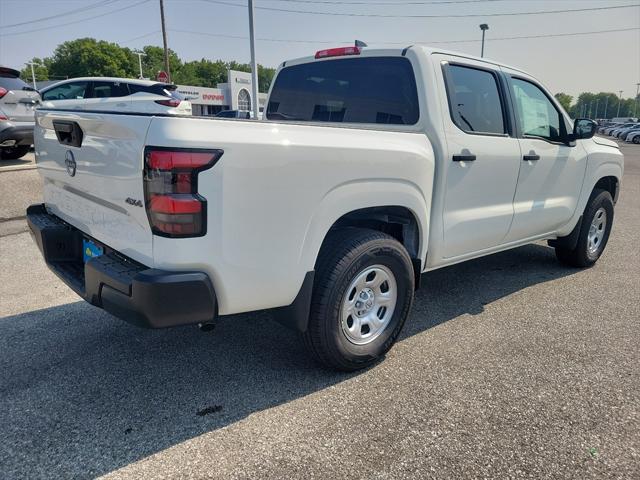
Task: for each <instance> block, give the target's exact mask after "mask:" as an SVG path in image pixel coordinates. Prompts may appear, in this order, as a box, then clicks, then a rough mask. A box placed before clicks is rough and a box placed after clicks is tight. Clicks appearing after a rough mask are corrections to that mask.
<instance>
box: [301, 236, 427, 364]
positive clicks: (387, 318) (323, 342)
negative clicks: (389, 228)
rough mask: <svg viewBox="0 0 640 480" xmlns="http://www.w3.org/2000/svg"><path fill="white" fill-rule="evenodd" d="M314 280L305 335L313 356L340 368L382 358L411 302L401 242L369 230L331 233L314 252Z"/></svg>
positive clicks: (408, 268) (410, 268) (407, 260)
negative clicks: (318, 249) (319, 249)
mask: <svg viewBox="0 0 640 480" xmlns="http://www.w3.org/2000/svg"><path fill="white" fill-rule="evenodd" d="M314 283H315V285H314V292H313V298H312V303H311V314H310V318H309V325H308V328H307V331H306V332H305V333H304V334H303V337H304V340H305V344H306V345H307V348H308V349H309V351H310V352H311V354H312V355H313V356H314V357H315V358H316V359H317V360H318V361H320V362H321V363H322V364H324V365H325V366H327V367H329V368H333V369H337V370H343V371H353V370H358V369H361V368H365V367H367V366H369V365H371V364H373V363H374V362H376V361H377V360H379V359H380V358H381V357H382V356H384V354H385V353H386V352H387V351H388V350H389V349H390V348H391V347H392V345H393V344H394V343H395V341H396V339H397V338H398V335H399V334H400V331H401V330H402V327H403V325H404V322H405V320H406V318H407V315H408V314H409V310H410V308H411V304H412V302H413V292H414V274H413V266H412V264H411V258H410V257H409V254H408V253H407V251H406V250H405V248H404V247H403V246H402V244H400V243H399V242H398V241H397V240H395V239H394V238H393V237H391V236H389V235H386V234H384V233H381V232H377V231H373V230H365V229H356V228H346V229H343V230H338V231H336V232H332V233H331V234H330V237H329V238H327V240H326V241H325V244H324V245H323V247H322V250H321V252H320V255H319V256H318V261H317V264H316V277H315V282H314Z"/></svg>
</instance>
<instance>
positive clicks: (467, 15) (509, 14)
mask: <svg viewBox="0 0 640 480" xmlns="http://www.w3.org/2000/svg"><path fill="white" fill-rule="evenodd" d="M200 1H202V2H206V3H215V4H218V5H228V6H231V7H242V8H246V5H241V4H238V3H231V2H225V1H222V0H200ZM634 7H640V4H634V5H615V6H612V7H591V8H574V9H565V10H542V11H533V12H502V13H462V14H453V15H451V14H450V15H396V14H384V13H338V12H319V11H311V10H292V9H287V8H278V7H255V8H256V9H259V10H269V11H273V12H286V13H300V14H306V15H326V16H335V17H377V18H471V17H514V16H525V15H547V14H555V13H575V12H595V11H601V10H614V9H620V8H634Z"/></svg>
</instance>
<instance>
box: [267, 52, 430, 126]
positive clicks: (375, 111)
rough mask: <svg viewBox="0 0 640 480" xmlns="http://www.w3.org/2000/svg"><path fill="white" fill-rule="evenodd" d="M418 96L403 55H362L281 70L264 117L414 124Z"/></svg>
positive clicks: (409, 66) (271, 118)
mask: <svg viewBox="0 0 640 480" xmlns="http://www.w3.org/2000/svg"><path fill="white" fill-rule="evenodd" d="M418 117H419V108H418V92H417V88H416V81H415V76H414V73H413V68H412V67H411V62H409V60H407V59H406V58H404V57H364V58H348V59H337V60H325V61H320V62H312V63H305V64H302V65H294V66H291V67H285V68H283V69H282V70H281V71H280V73H279V74H278V76H277V77H276V80H275V83H274V85H273V89H272V91H271V96H270V97H269V105H268V107H267V118H268V119H270V120H293V121H307V122H336V123H378V124H398V125H413V124H415V123H416V122H417V121H418Z"/></svg>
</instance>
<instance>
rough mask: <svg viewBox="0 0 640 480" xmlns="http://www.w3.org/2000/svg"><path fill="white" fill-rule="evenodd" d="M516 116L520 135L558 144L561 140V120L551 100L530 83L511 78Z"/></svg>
mask: <svg viewBox="0 0 640 480" xmlns="http://www.w3.org/2000/svg"><path fill="white" fill-rule="evenodd" d="M511 84H512V88H513V95H514V99H515V103H516V114H517V117H518V121H519V123H520V128H521V129H522V134H523V135H526V136H530V137H541V138H544V139H546V140H550V141H554V142H558V141H561V140H562V137H563V132H562V128H561V125H562V119H561V116H560V112H559V111H558V110H556V107H555V106H554V105H553V103H551V100H549V98H548V97H547V96H546V95H545V93H544V92H543V91H542V90H540V88H539V87H538V86H536V85H534V84H533V83H531V82H527V81H526V80H521V79H519V78H513V77H512V78H511Z"/></svg>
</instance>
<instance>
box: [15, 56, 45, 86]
mask: <svg viewBox="0 0 640 480" xmlns="http://www.w3.org/2000/svg"><path fill="white" fill-rule="evenodd" d="M47 60H48V59H42V58H38V57H33V58H32V59H31V60H30V61H31V62H33V63H37V64H38V65H34V67H33V71H34V73H35V74H36V82H43V81H45V80H49V67H48V63H49V62H48V61H47ZM20 77H21V78H22V79H23V80H24V81H25V82H27V83H31V79H32V75H31V65H25V67H24V68H23V69H22V71H21V72H20Z"/></svg>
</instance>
